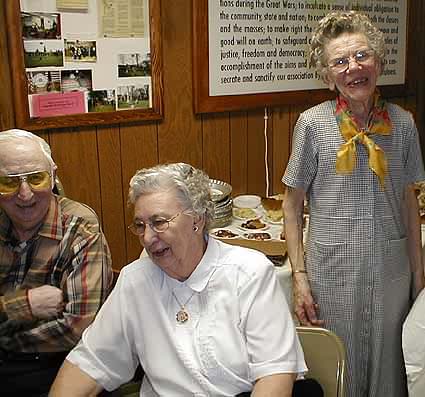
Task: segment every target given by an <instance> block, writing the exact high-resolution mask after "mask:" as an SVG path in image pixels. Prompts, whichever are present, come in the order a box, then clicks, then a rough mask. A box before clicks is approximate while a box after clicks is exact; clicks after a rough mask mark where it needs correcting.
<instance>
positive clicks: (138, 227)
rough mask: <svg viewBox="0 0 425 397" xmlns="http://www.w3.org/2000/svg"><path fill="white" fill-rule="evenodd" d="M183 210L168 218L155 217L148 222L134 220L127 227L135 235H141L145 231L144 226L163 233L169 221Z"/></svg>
mask: <svg viewBox="0 0 425 397" xmlns="http://www.w3.org/2000/svg"><path fill="white" fill-rule="evenodd" d="M183 213H184V211H181V212H178V213H177V214H176V215H174V216H172V217H171V218H169V219H166V218H155V219H152V220H151V221H149V222H146V223H145V222H143V221H134V222H133V223H132V224H131V225H129V226H128V229H129V230H130V231H131V232H132V233H133V234H135V235H136V236H143V235H144V234H145V231H146V226H147V225H149V227H150V228H151V229H152V230H153V231H154V232H156V233H163V232H165V231H166V230H167V229H168V228H169V227H170V222H172V221H173V220H174V219H176V218H177V217H178V216H179V215H181V214H183Z"/></svg>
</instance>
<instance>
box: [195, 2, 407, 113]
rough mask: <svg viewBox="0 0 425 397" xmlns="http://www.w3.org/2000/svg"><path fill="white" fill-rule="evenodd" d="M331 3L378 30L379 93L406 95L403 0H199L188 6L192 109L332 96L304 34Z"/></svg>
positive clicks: (301, 101)
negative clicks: (381, 44)
mask: <svg viewBox="0 0 425 397" xmlns="http://www.w3.org/2000/svg"><path fill="white" fill-rule="evenodd" d="M335 10H341V11H348V10H356V11H360V12H362V13H365V14H367V15H368V16H369V17H370V18H371V20H372V22H373V23H374V24H375V25H376V26H377V27H378V28H380V29H381V30H382V31H383V32H384V35H385V41H386V51H387V53H386V59H385V62H386V65H385V68H384V72H383V74H382V76H381V77H380V79H379V80H378V86H379V87H380V90H381V92H383V94H384V95H387V96H389V95H399V94H401V95H405V94H406V89H407V77H408V73H407V65H408V62H407V60H406V59H407V57H408V54H409V51H408V37H407V35H408V29H407V27H408V26H409V24H408V19H409V12H408V11H409V2H408V0H391V1H382V0H356V1H350V0H245V1H241V0H220V1H216V0H198V1H196V5H195V4H194V6H193V18H194V23H193V45H194V49H193V57H194V59H193V62H194V108H195V112H196V113H204V112H216V111H231V110H239V109H244V108H253V107H260V106H273V105H281V104H310V103H318V102H320V101H322V100H325V99H329V98H331V97H334V93H332V92H330V91H329V90H328V89H327V87H326V86H325V85H324V84H323V82H322V81H321V78H320V76H319V75H318V73H317V72H316V71H315V69H314V68H312V67H310V65H309V41H310V39H311V35H312V32H313V30H314V28H315V27H316V26H317V24H318V21H319V20H320V19H321V18H322V17H323V16H325V15H326V14H327V13H329V12H331V11H335ZM205 27H207V28H205Z"/></svg>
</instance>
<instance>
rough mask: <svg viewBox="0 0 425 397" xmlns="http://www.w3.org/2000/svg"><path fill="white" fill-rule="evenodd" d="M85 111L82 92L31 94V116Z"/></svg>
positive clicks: (61, 114) (49, 115) (59, 114)
mask: <svg viewBox="0 0 425 397" xmlns="http://www.w3.org/2000/svg"><path fill="white" fill-rule="evenodd" d="M77 113H86V106H85V98H84V92H81V91H73V92H64V93H58V94H46V95H32V96H31V117H52V116H63V115H67V114H77Z"/></svg>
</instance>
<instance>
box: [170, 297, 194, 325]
mask: <svg viewBox="0 0 425 397" xmlns="http://www.w3.org/2000/svg"><path fill="white" fill-rule="evenodd" d="M195 292H196V291H193V292H192V295H190V296H189V299H187V300H186V302H185V303H184V304H183V305H182V304H181V303H180V301H179V300H178V299H177V296H176V295H175V294H174V291H171V293H172V294H173V296H174V299H175V300H176V302H177V303H178V304H179V306H180V310H179V311H178V312H177V314H176V321H177V322H178V323H179V324H183V323H185V322H186V321H187V320H189V313H188V312H187V310H186V305H187V304H188V303H189V301H190V300H191V299H192V296H193V295H195Z"/></svg>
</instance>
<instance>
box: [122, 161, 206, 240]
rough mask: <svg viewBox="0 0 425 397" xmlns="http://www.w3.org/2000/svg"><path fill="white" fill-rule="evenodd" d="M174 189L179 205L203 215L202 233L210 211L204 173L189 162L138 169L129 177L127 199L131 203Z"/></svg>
mask: <svg viewBox="0 0 425 397" xmlns="http://www.w3.org/2000/svg"><path fill="white" fill-rule="evenodd" d="M169 190H175V191H176V192H177V198H178V200H180V202H181V204H182V206H183V207H184V208H187V209H188V211H189V212H192V213H193V214H194V215H198V216H200V217H203V216H205V228H204V232H205V233H206V232H207V231H208V228H209V226H210V224H211V221H212V218H213V214H214V203H213V202H212V200H211V193H210V185H209V177H208V175H207V174H206V173H205V172H203V171H201V170H199V169H197V168H195V167H192V166H191V165H189V164H185V163H174V164H162V165H157V166H154V167H151V168H143V169H141V170H138V171H137V172H136V174H135V175H134V176H133V177H132V178H131V180H130V190H129V193H128V201H129V203H130V204H133V205H134V203H135V202H136V201H137V199H138V198H139V197H140V196H142V195H143V194H149V193H158V192H162V191H164V192H165V191H169Z"/></svg>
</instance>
